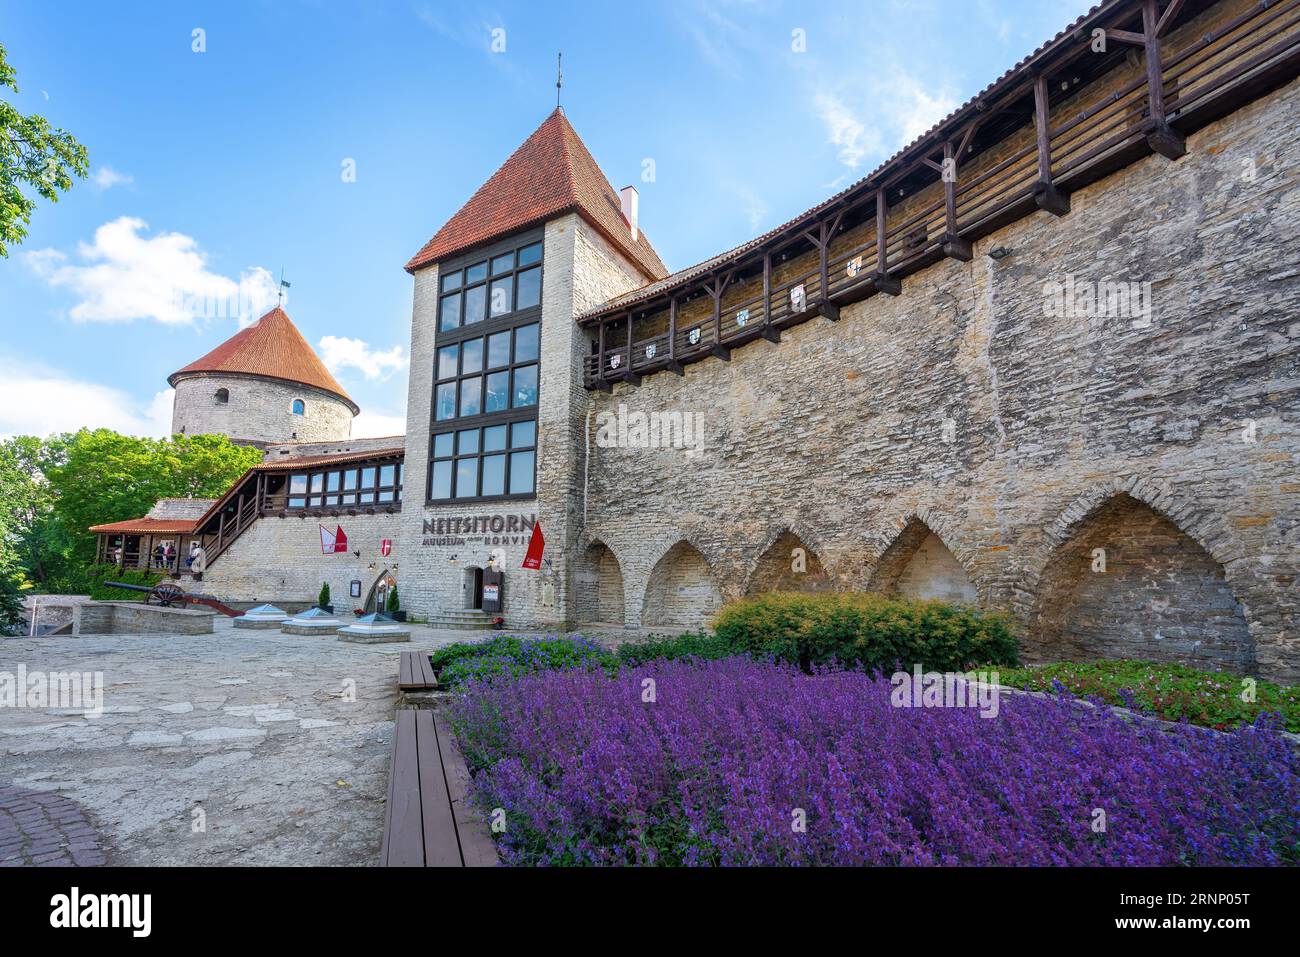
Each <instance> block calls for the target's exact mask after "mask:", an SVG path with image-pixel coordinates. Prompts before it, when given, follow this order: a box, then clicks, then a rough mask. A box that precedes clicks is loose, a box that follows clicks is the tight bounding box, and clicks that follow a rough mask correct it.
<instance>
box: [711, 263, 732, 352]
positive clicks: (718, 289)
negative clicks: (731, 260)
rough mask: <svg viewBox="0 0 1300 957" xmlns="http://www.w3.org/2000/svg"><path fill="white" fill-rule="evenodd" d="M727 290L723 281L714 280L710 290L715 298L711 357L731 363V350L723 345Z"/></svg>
mask: <svg viewBox="0 0 1300 957" xmlns="http://www.w3.org/2000/svg"><path fill="white" fill-rule="evenodd" d="M725 288H726V284H725V283H724V282H723V281H722V280H721V279H714V280H713V284H712V286H711V287H710V288H709V295H711V296H712V297H713V345H712V346H710V347H709V355H711V356H715V357H716V358H718V359H721V360H722V361H723V362H730V361H731V350H730V349H728V348H727V347H726V346H724V345H723V344H722V291H723V290H724V289H725Z"/></svg>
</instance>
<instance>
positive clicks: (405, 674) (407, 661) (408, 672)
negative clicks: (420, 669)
mask: <svg viewBox="0 0 1300 957" xmlns="http://www.w3.org/2000/svg"><path fill="white" fill-rule="evenodd" d="M414 663H415V655H414V654H412V653H411V652H409V651H403V652H402V658H401V662H400V663H399V664H398V666H397V687H398V688H400V689H401V690H403V691H407V690H409V689H410V688H411V687H412V686H413V685H414V684H415V676H414V670H415V669H414Z"/></svg>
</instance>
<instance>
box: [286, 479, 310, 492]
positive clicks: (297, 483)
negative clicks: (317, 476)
mask: <svg viewBox="0 0 1300 957" xmlns="http://www.w3.org/2000/svg"><path fill="white" fill-rule="evenodd" d="M289 491H290V492H305V491H307V476H305V475H291V476H289Z"/></svg>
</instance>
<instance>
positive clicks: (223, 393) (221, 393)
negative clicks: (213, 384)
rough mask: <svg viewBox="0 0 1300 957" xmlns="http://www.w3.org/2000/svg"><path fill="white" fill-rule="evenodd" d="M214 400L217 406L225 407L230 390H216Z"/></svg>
mask: <svg viewBox="0 0 1300 957" xmlns="http://www.w3.org/2000/svg"><path fill="white" fill-rule="evenodd" d="M216 399H217V405H225V404H226V403H227V402H229V401H230V390H229V389H218V390H217V396H216Z"/></svg>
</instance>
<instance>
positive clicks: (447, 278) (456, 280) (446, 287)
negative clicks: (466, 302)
mask: <svg viewBox="0 0 1300 957" xmlns="http://www.w3.org/2000/svg"><path fill="white" fill-rule="evenodd" d="M439 281H440V282H441V283H442V291H443V292H451V291H452V290H453V289H459V288H460V270H459V269H457V270H456V271H455V272H449V273H445V274H443V275H442V276H441V277H440V279H439Z"/></svg>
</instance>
